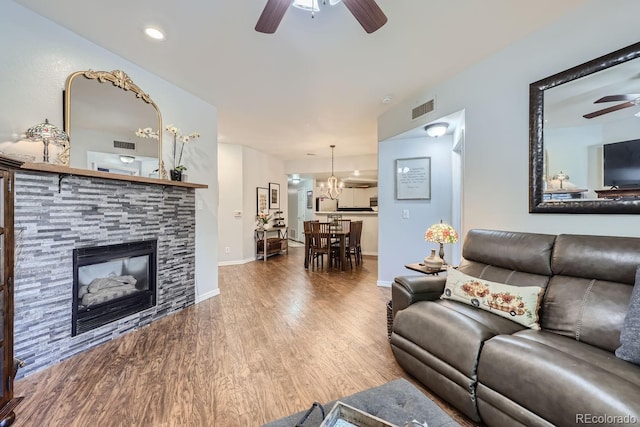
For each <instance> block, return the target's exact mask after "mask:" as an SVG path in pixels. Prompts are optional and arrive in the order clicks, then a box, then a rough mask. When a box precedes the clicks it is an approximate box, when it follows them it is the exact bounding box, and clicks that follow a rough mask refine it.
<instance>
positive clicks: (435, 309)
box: [391, 300, 524, 380]
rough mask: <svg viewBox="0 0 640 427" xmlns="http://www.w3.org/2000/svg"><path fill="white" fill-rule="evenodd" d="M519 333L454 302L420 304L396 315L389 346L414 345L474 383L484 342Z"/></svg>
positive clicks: (502, 321)
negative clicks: (500, 335) (406, 342)
mask: <svg viewBox="0 0 640 427" xmlns="http://www.w3.org/2000/svg"><path fill="white" fill-rule="evenodd" d="M522 329H524V328H523V326H521V325H519V324H517V323H515V322H511V321H509V320H507V319H504V318H502V317H498V316H494V315H493V314H491V313H489V312H486V311H482V310H477V309H476V308H474V307H471V306H468V305H465V304H461V303H458V302H455V301H450V300H438V301H420V302H417V303H414V304H412V305H411V306H409V307H408V308H406V309H404V310H402V311H399V312H398V313H397V315H396V317H395V319H394V321H393V335H392V336H391V342H392V344H393V343H394V342H397V341H398V342H399V341H404V340H407V341H409V342H411V343H414V344H415V345H417V346H418V347H420V348H422V349H424V350H426V351H427V352H429V353H430V354H432V355H433V356H436V357H437V358H438V359H441V360H444V361H445V362H446V363H447V364H448V365H450V366H452V367H453V368H455V369H456V370H458V371H460V372H462V373H463V374H464V375H465V376H466V377H468V378H471V379H474V380H475V378H476V366H477V362H478V355H479V353H480V349H481V348H482V344H483V343H484V341H486V340H488V339H489V338H491V337H494V336H495V335H498V334H511V333H514V332H517V331H519V330H522ZM400 338H402V339H400ZM407 350H408V351H411V350H410V349H407Z"/></svg>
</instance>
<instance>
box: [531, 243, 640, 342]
mask: <svg viewBox="0 0 640 427" xmlns="http://www.w3.org/2000/svg"><path fill="white" fill-rule="evenodd" d="M639 240H640V239H639ZM632 290H633V287H632V286H629V285H626V284H624V283H617V282H607V281H602V280H595V279H585V278H580V277H569V276H553V277H552V278H551V280H550V281H549V285H548V286H547V291H546V293H545V295H544V299H543V302H542V307H541V310H540V326H541V327H542V329H545V330H548V331H551V332H555V333H557V334H560V335H564V336H567V337H571V338H573V339H575V340H578V341H584V342H585V343H587V344H591V345H595V346H596V347H600V348H602V349H604V350H607V351H609V352H611V353H613V352H614V351H615V350H616V348H618V347H619V346H620V332H621V331H622V324H623V323H624V316H625V314H626V312H627V309H628V307H629V299H630V298H631V291H632Z"/></svg>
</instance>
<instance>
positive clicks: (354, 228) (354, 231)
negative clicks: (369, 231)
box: [346, 221, 362, 268]
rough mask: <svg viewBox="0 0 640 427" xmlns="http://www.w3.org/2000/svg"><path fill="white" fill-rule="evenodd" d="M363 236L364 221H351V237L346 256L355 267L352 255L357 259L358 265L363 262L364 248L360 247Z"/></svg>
mask: <svg viewBox="0 0 640 427" xmlns="http://www.w3.org/2000/svg"><path fill="white" fill-rule="evenodd" d="M361 236H362V221H351V228H350V229H349V239H348V246H347V251H346V257H347V258H348V259H349V265H350V266H351V268H353V261H351V255H353V257H354V258H355V259H356V266H358V265H360V263H361V262H362V250H361V249H360V238H361Z"/></svg>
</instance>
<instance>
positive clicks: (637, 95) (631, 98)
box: [594, 93, 640, 104]
mask: <svg viewBox="0 0 640 427" xmlns="http://www.w3.org/2000/svg"><path fill="white" fill-rule="evenodd" d="M638 98H640V93H627V94H626V95H609V96H603V97H602V98H600V99H598V100H597V101H594V103H596V104H597V103H599V102H613V101H635V100H636V99H638Z"/></svg>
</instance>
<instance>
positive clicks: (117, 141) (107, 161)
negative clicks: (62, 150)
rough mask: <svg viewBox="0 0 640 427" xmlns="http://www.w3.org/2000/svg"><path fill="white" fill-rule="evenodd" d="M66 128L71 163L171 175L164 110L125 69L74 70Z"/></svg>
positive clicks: (68, 86)
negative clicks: (164, 144)
mask: <svg viewBox="0 0 640 427" xmlns="http://www.w3.org/2000/svg"><path fill="white" fill-rule="evenodd" d="M64 128H65V131H66V132H67V134H68V135H69V138H70V153H69V161H68V166H70V167H74V168H79V169H90V170H96V171H102V172H110V173H118V174H124V175H132V176H142V177H152V178H162V179H166V171H165V170H164V165H163V162H162V116H161V114H160V110H159V109H158V106H157V105H156V104H155V103H154V102H153V101H152V100H151V98H150V97H149V95H147V94H146V93H144V92H143V91H142V90H141V89H140V87H138V86H137V85H136V84H135V83H133V81H132V80H131V78H129V76H128V75H127V74H126V73H124V72H123V71H120V70H114V71H93V70H87V71H77V72H75V73H73V74H71V75H70V76H69V77H68V78H67V82H66V87H65V93H64ZM145 131H146V132H145Z"/></svg>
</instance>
